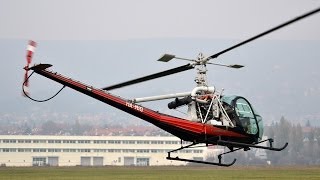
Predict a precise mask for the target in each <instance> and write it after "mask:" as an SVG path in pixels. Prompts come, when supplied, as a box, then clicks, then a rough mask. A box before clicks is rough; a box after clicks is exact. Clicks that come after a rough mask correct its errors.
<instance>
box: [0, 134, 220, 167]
mask: <svg viewBox="0 0 320 180" xmlns="http://www.w3.org/2000/svg"><path fill="white" fill-rule="evenodd" d="M180 143H181V141H180V139H178V138H176V137H171V136H33V135H32V136H30V135H0V165H2V166H42V165H50V166H76V165H82V166H104V165H115V166H130V165H135V166H149V165H150V166H157V165H186V164H187V163H186V162H182V161H171V160H167V159H166V157H167V152H168V151H170V150H173V149H177V148H179V147H181V144H180ZM186 144H187V143H186V142H183V145H186ZM210 151H211V153H212V149H210ZM217 151H219V149H217ZM207 154H208V149H207V148H206V147H198V148H192V149H184V150H181V151H178V152H177V153H172V154H171V157H176V156H179V157H181V158H185V159H196V160H205V158H206V156H207Z"/></svg>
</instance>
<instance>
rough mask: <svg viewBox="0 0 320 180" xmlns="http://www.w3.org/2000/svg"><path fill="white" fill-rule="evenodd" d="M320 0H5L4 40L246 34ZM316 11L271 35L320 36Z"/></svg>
mask: <svg viewBox="0 0 320 180" xmlns="http://www.w3.org/2000/svg"><path fill="white" fill-rule="evenodd" d="M319 6H320V1H319V0H241V1H239V0H220V1H218V0H52V1H49V0H28V1H23V0H0V22H1V28H0V39H1V38H2V39H35V40H127V39H141V38H143V39H145V38H168V37H169V38H177V37H179V38H181V37H183V38H186V37H187V38H219V39H244V38H248V37H250V36H252V35H255V34H257V33H260V32H261V31H264V30H266V29H268V28H271V27H273V26H275V25H278V24H280V23H282V22H284V21H286V20H288V19H291V18H293V17H295V16H298V15H300V14H303V13H305V12H308V11H310V10H312V9H315V8H317V7H319ZM319 22H320V16H319V15H316V16H313V17H310V18H308V19H306V20H303V21H301V22H299V23H296V24H294V26H295V27H294V28H288V29H287V30H281V31H279V32H277V33H273V34H272V35H270V36H267V37H265V38H267V39H295V40H296V39H299V40H301V39H303V40H319V39H320V33H319V32H320V23H319Z"/></svg>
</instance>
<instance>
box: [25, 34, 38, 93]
mask: <svg viewBox="0 0 320 180" xmlns="http://www.w3.org/2000/svg"><path fill="white" fill-rule="evenodd" d="M36 46H37V43H36V42H34V41H32V40H30V41H29V44H28V46H27V55H26V60H27V64H26V66H25V67H24V69H25V74H24V81H23V89H24V93H26V94H29V90H28V88H29V80H28V71H29V66H30V64H31V62H32V57H33V53H34V50H35V49H36ZM24 93H23V95H24V96H25V95H26V94H24Z"/></svg>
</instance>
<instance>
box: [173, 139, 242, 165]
mask: <svg viewBox="0 0 320 180" xmlns="http://www.w3.org/2000/svg"><path fill="white" fill-rule="evenodd" d="M197 144H198V143H192V144H190V145H187V146H181V147H180V148H178V149H175V150H172V151H169V152H168V156H167V159H168V160H175V161H185V162H192V163H199V164H209V165H214V166H224V167H228V166H232V165H233V164H234V163H235V162H236V161H237V160H236V159H234V160H233V161H232V162H231V163H229V164H225V163H222V162H221V156H220V155H219V156H220V157H219V162H209V161H199V160H194V159H184V158H179V157H178V156H176V157H171V153H172V152H176V151H179V150H182V149H186V148H195V147H201V146H195V145H197Z"/></svg>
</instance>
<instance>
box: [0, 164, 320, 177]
mask: <svg viewBox="0 0 320 180" xmlns="http://www.w3.org/2000/svg"><path fill="white" fill-rule="evenodd" d="M0 179H1V180H2V179H3V180H20V179H32V180H40V179H41V180H46V179H52V180H53V179H65V180H71V179H72V180H73V179H74V180H84V179H86V180H87V179H88V180H100V179H113V180H116V179H165V180H171V179H182V180H187V179H196V180H204V179H218V180H222V179H281V180H285V179H320V166H293V167H240V166H238V167H231V168H220V167H212V166H210V167H171V166H166V167H1V168H0Z"/></svg>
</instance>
